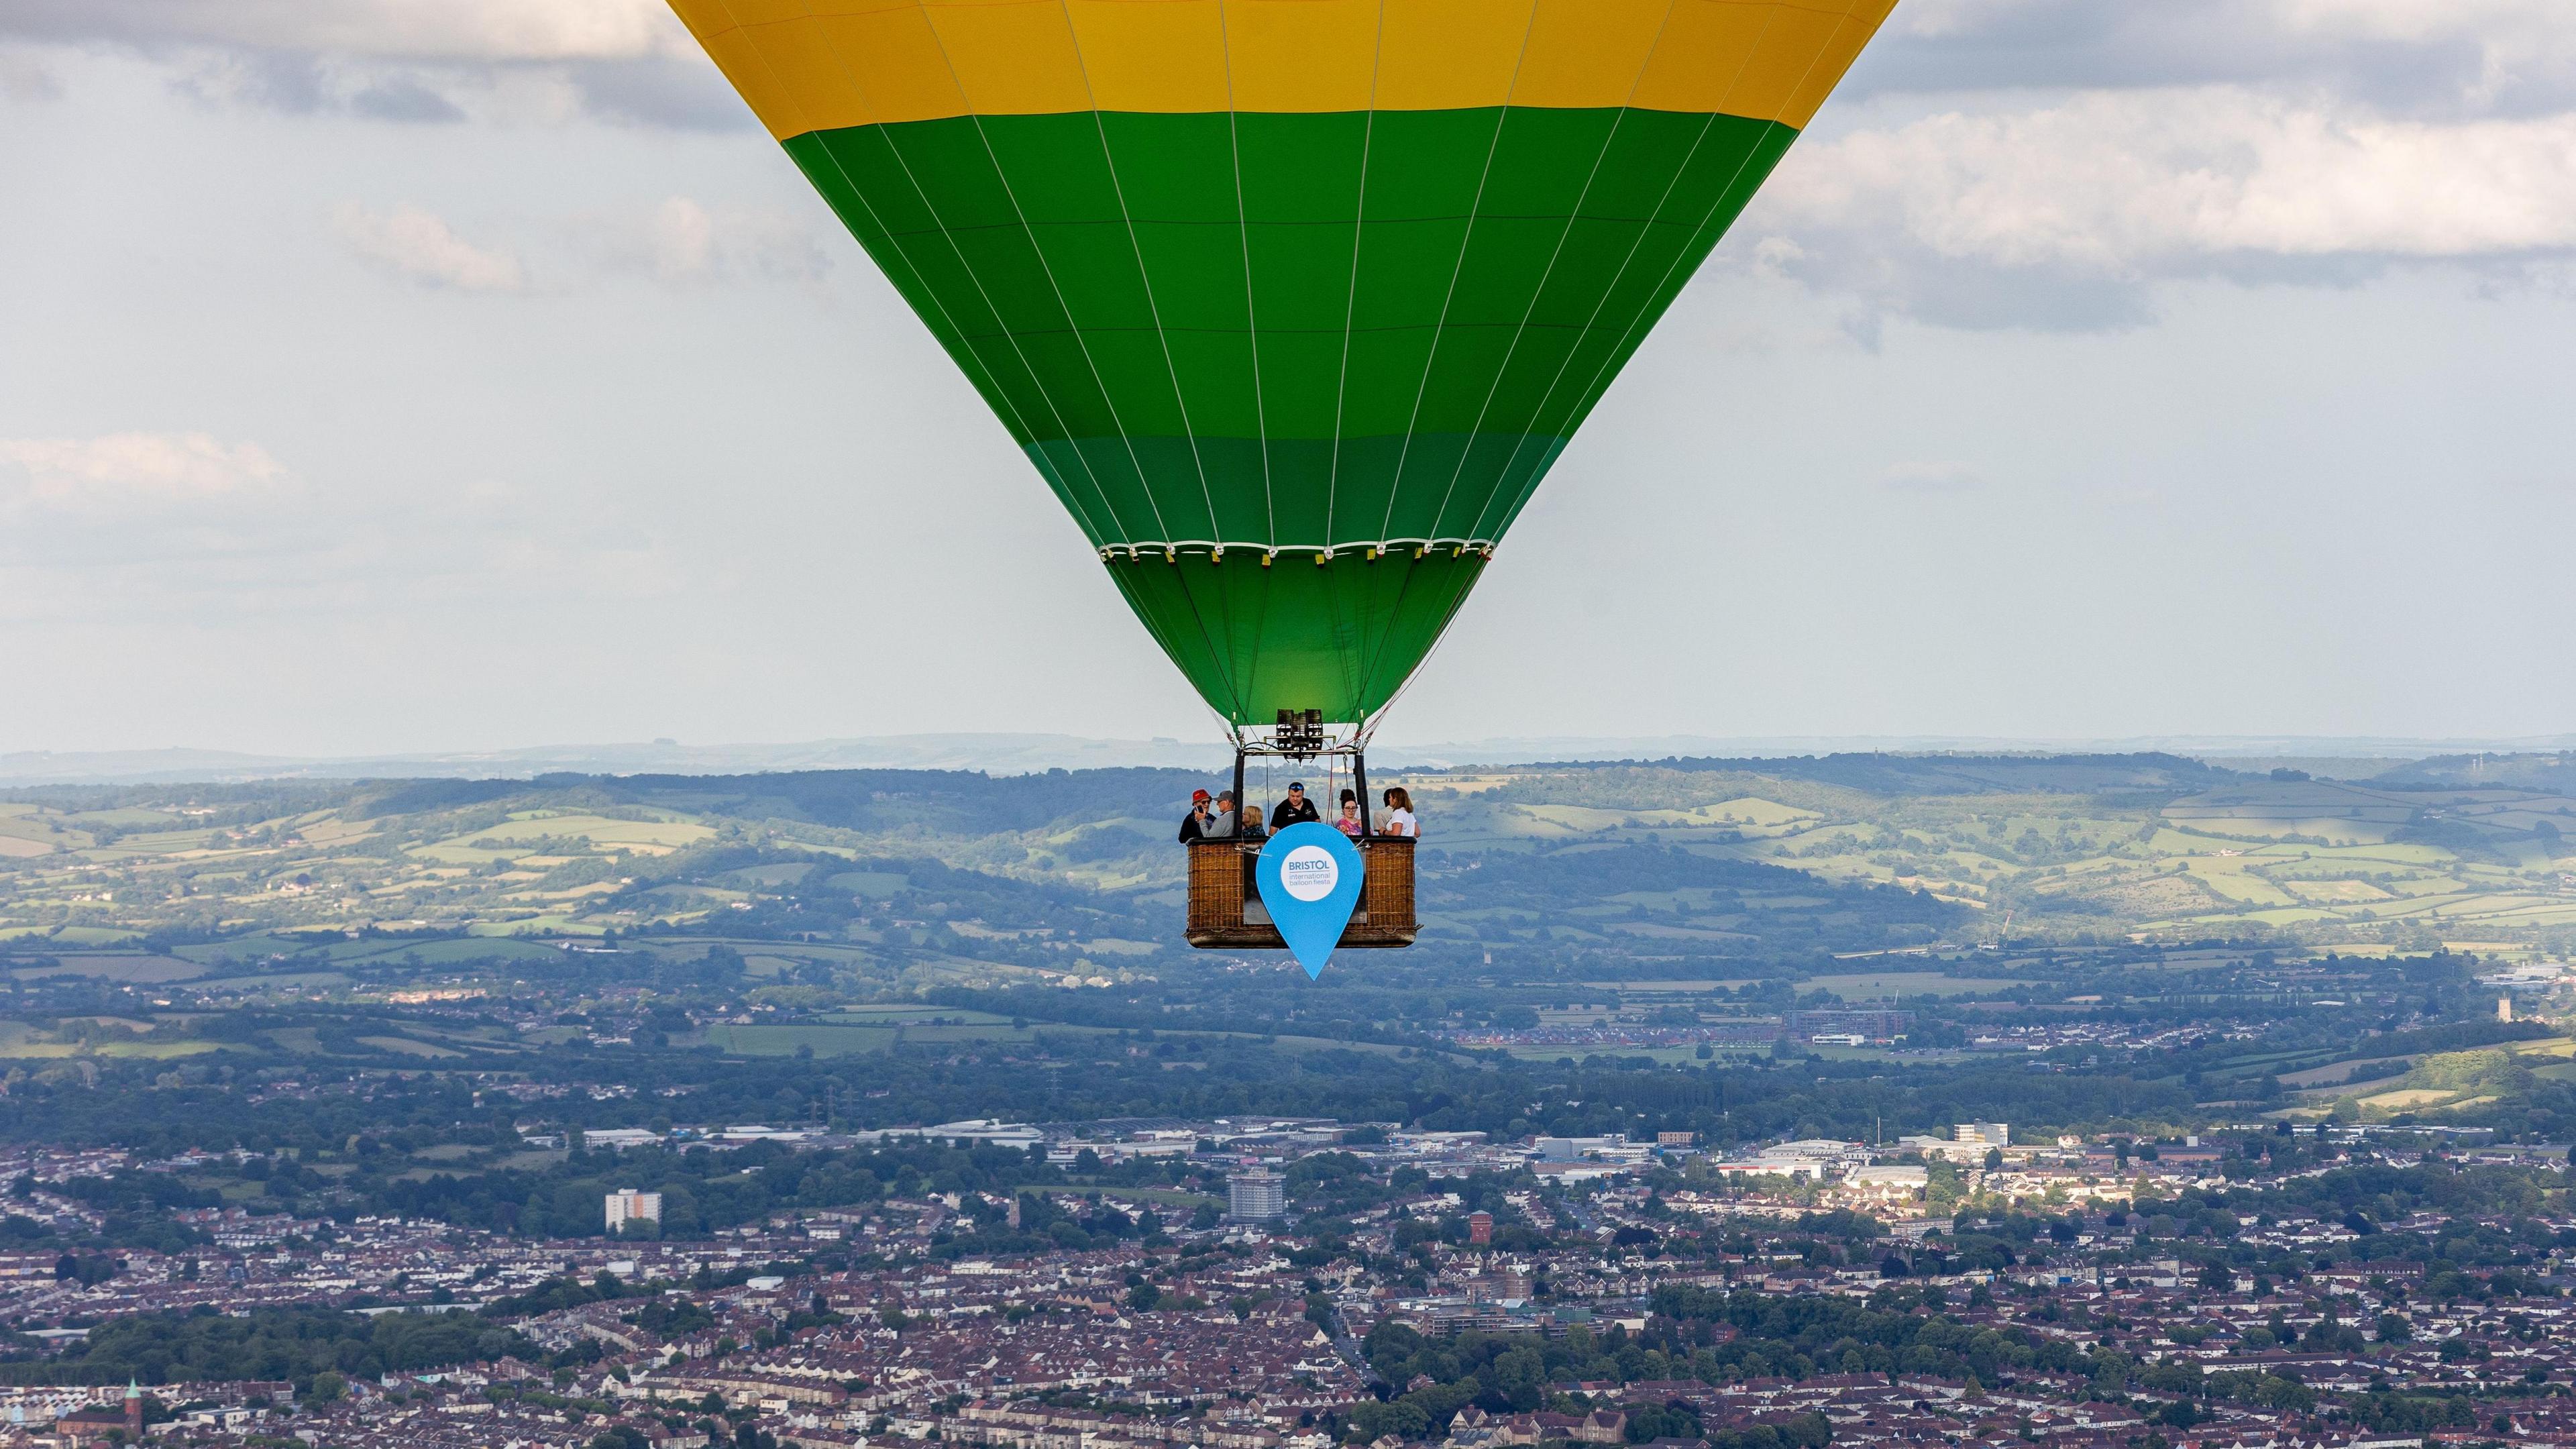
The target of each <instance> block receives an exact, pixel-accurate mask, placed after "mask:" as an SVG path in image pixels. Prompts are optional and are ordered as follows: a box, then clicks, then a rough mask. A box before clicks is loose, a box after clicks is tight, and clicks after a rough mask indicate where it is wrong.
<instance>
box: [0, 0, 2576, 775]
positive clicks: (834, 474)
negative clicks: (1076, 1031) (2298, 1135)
mask: <svg viewBox="0 0 2576 1449" xmlns="http://www.w3.org/2000/svg"><path fill="white" fill-rule="evenodd" d="M2571 257H2576V18H2571V17H2570V15H2569V12H2568V8H2567V5H2566V0H2448V3H2443V4H2431V3H2426V0H2124V3H2110V0H1903V3H1901V4H1900V5H1899V6H1898V9H1897V13H1896V16H1895V18H1894V19H1893V20H1892V21H1891V22H1890V23H1889V26H1888V28H1887V29H1886V30H1885V31H1884V32H1883V33H1882V34H1881V35H1880V37H1879V39H1878V40H1877V41H1876V42H1875V43H1874V45H1873V46H1872V48H1871V49H1870V51H1869V52H1868V53H1867V54H1865V55H1864V56H1863V58H1862V59H1861V61H1860V63H1859V65H1858V66H1857V67H1856V68H1855V69H1854V71H1853V72H1852V74H1851V76H1850V78H1849V79H1848V80H1847V81H1846V82H1845V84H1844V86H1843V88H1842V90H1841V91H1840V92H1839V93H1838V94H1837V95H1836V97H1835V98H1834V99H1833V101H1831V102H1830V103H1829V104H1828V105H1827V106H1826V108H1825V111H1824V113H1823V114H1822V115H1821V116H1820V117H1819V118H1818V120H1817V123H1816V125H1815V127H1814V128H1813V129H1812V130H1811V131H1810V132H1809V134H1808V135H1807V136H1806V137H1805V138H1804V139H1802V140H1801V141H1800V142H1799V143H1798V145H1797V146H1796V147H1795V148H1794V149H1793V150H1792V151H1791V153H1790V155H1789V158H1788V160H1787V161H1786V162H1785V163H1784V164H1783V166H1782V167H1781V169H1780V171H1779V173H1778V174H1777V175H1776V176H1775V177H1774V179H1773V181H1772V183H1771V185H1770V186H1769V187H1768V188H1767V189H1766V190H1765V191H1764V193H1763V194H1762V195H1761V196H1760V197H1759V198H1758V199H1757V200H1756V201H1755V202H1754V204H1753V206H1752V207H1751V209H1750V210H1748V211H1747V212H1746V213H1745V215H1744V217H1743V219H1742V221H1740V222H1739V223H1738V224H1737V226H1736V229H1735V231H1734V233H1733V234H1732V235H1731V236H1730V237H1728V239H1727V240H1726V242H1725V243H1724V244H1723V245H1722V246H1721V248H1720V249H1719V253H1718V256H1717V257H1716V258H1715V259H1714V260H1713V261H1712V262H1711V264H1710V265H1709V266H1708V267H1707V268H1706V269H1704V270H1703V271H1702V273H1701V274H1700V276H1699V278H1698V280H1697V281H1696V282H1695V283H1694V284H1693V285H1692V287H1691V289H1690V290H1689V292H1688V293H1687V294H1686V295H1685V296H1684V297H1683V299H1682V300H1681V302H1680V304H1679V305H1678V306H1677V307H1676V308H1675V310H1674V311H1673V313H1672V314H1671V315H1670V316H1669V317H1668V318H1667V319H1666V320H1665V322H1664V324H1663V326H1662V328H1661V329H1660V330H1659V331H1658V332H1657V333H1656V334H1655V335H1654V337H1653V338H1652V340H1651V341H1650V342H1649V343H1648V344H1647V346H1646V347H1645V349H1644V350H1643V351H1642V352H1641V353H1640V354H1639V356H1638V357H1637V359H1636V361H1635V362H1634V363H1633V364H1632V365H1631V366H1630V367H1629V368H1628V370H1627V372H1626V374H1625V375H1624V377H1623V378H1622V380H1621V381H1620V382H1619V384H1618V386H1617V387H1616V388H1615V389H1614V390H1613V391H1612V393H1611V394H1610V397H1609V399H1608V401H1607V403H1606V404H1605V405H1604V406H1603V407H1602V408H1601V409H1600V410H1599V411H1598V413H1596V415H1595V416H1594V417H1593V419H1592V421H1591V422H1590V424H1589V425H1588V427H1587V428H1586V430H1585V432H1584V433H1583V435H1582V436H1581V437H1580V438H1579V439H1578V440H1577V442H1576V443H1575V445H1574V446H1573V447H1572V448H1571V449H1570V450H1569V451H1568V452H1567V453H1566V454H1565V457H1564V461H1563V462H1562V463H1560V464H1559V465H1558V467H1557V469H1556V471H1555V473H1554V474H1553V476H1552V477H1551V478H1550V480H1549V481H1548V483H1547V485H1546V486H1545V487H1544V488H1543V489H1542V490H1541V492H1540V494H1539V496H1538V500H1537V502H1536V503H1535V504H1534V505H1533V506H1532V507H1531V508H1530V510H1529V512H1528V513H1527V514H1526V515H1525V516H1524V517H1523V518H1522V520H1521V522H1520V524H1519V526H1518V528H1517V529H1516V530H1515V531H1514V533H1513V534H1512V535H1511V537H1510V539H1509V541H1508V542H1507V544H1506V546H1505V547H1504V548H1503V550H1502V551H1501V553H1500V554H1499V555H1498V556H1497V558H1496V561H1495V563H1494V565H1493V567H1492V569H1491V571H1490V572H1489V574H1488V575H1487V578H1486V582H1485V583H1484V585H1483V587H1482V588H1481V589H1480V590H1479V592H1478V593H1477V595H1476V596H1475V598H1474V599H1473V600H1472V601H1471V602H1470V604H1469V607H1468V609H1467V611H1466V613H1465V615H1464V617H1463V618H1462V620H1461V622H1460V623H1459V625H1458V626H1457V627H1456V629H1455V630H1454V631H1453V632H1452V635H1451V637H1450V639H1449V641H1448V642H1447V643H1446V645H1445V646H1444V647H1443V649H1442V650H1441V652H1440V653H1439V654H1438V655H1437V656H1436V657H1435V658H1434V659H1433V661H1432V663H1431V665H1430V666H1429V667H1428V669H1427V670H1426V671H1425V672H1424V674H1423V676H1422V677H1421V679H1420V680H1419V681H1418V683H1417V684H1416V686H1415V688H1414V689H1413V691H1412V693H1411V694H1409V695H1408V696H1407V697H1406V698H1405V700H1404V701H1403V703H1402V705H1401V706H1400V709H1399V712H1398V714H1397V717H1396V719H1395V720H1394V722H1393V723H1391V724H1390V725H1389V726H1388V737H1389V738H1391V739H1392V738H1403V739H1413V740H1437V739H1458V738H1475V737H1482V736H1489V735H1497V734H1506V733H1508V734H1516V735H1544V734H1585V735H1644V734H1672V733H1689V734H1703V735H1783V734H1805V735H1837V734H1854V735H1858V734H1872V735H1904V734H1974V735H1994V736H2013V737H2040V736H2047V737H2060V738H2063V737H2085V736H2128V735H2139V734H2152V733H2177V734H2178V733H2198V734H2220V733H2273V732H2279V733H2301V734H2323V735H2339V734H2362V733H2371V734H2413V735H2505V734H2531V733H2544V732H2555V731H2561V730H2568V729H2576V669H2571V668H2569V667H2568V660H2569V654H2570V646H2571V641H2576V571H2572V570H2571V569H2570V567H2569V554H2570V550H2571V541H2576V528H2572V527H2571V525H2576V465H2571V463H2570V462H2569V458H2570V452H2571V449H2570V444H2571V442H2576V403H2572V402H2571V400H2570V391H2571V389H2570V385H2569V379H2570V377H2571V376H2576V357H2571V346H2570V339H2571V338H2576V265H2571ZM1012 729H1035V730H1049V731H1061V732H1065V733H1071V734H1081V735H1093V736H1123V737H1143V736H1154V735H1168V736H1178V737H1183V738H1203V737H1209V736H1211V734H1212V732H1213V724H1212V722H1211V718H1210V716H1209V715H1208V714H1207V712H1206V711H1205V710H1204V708H1202V707H1201V706H1199V705H1198V703H1197V702H1196V700H1195V698H1194V696H1192V695H1191V694H1190V693H1189V692H1188V691H1187V690H1186V689H1185V688H1184V687H1183V686H1182V685H1181V683H1180V682H1179V678H1178V676H1177V674H1176V673H1174V672H1173V671H1172V670H1171V669H1170V668H1169V666H1168V665H1166V664H1165V663H1164V662H1163V660H1162V659H1161V656H1160V655H1159V654H1158V653H1157V652H1156V651H1155V650H1154V649H1153V648H1152V646H1151V645H1150V644H1149V643H1148V641H1147V640H1146V638H1145V636H1144V634H1143V632H1142V630H1141V629H1140V628H1138V627H1137V626H1136V624H1135V623H1134V622H1133V620H1132V618H1131V617H1130V616H1129V615H1128V613H1127V611H1126V609H1125V607H1124V605H1123V604H1121V602H1120V601H1119V599H1118V597H1117V595H1116V593H1115V591H1114V590H1113V589H1112V587H1111V586H1110V584H1109V582H1108V580H1107V578H1106V577H1105V576H1104V575H1103V573H1102V571H1101V569H1100V568H1099V566H1098V565H1097V563H1096V562H1094V560H1093V559H1092V557H1091V555H1090V554H1089V553H1088V551H1087V550H1086V549H1085V547H1084V546H1083V543H1082V540H1081V537H1080V535H1079V534H1078V533H1077V532H1076V531H1075V529H1074V527H1073V525H1072V523H1071V522H1070V521H1069V520H1067V519H1066V518H1065V517H1064V516H1063V514H1062V513H1061V511H1060V510H1059V509H1058V508H1057V506H1056V504H1055V503H1054V501H1053V500H1052V498H1051V497H1050V496H1049V495H1048V493H1047V492H1046V490H1045V489H1044V488H1043V487H1042V486H1041V485H1040V483H1039V481H1038V480H1037V478H1036V477H1035V476H1034V475H1033V474H1032V473H1031V472H1030V470H1029V469H1028V467H1027V465H1026V464H1025V462H1024V461H1023V460H1022V459H1021V457H1020V456H1019V454H1018V452H1017V451H1016V450H1015V449H1014V448H1013V447H1012V445H1011V443H1010V440H1009V439H1008V437H1007V436H1006V435H1005V434H1004V433H1003V431H1002V429H1001V427H1000V426H999V424H997V423H996V422H995V421H994V420H993V419H992V417H991V416H990V414H989V413H988V412H987V411H986V410H985V409H984V407H983V405H982V403H981V402H980V401H979V400H978V399H977V398H976V396H975V395H974V393H973V392H972V391H970V390H969V389H968V387H967V386H966V384H965V383H964V382H963V381H962V380H961V379H960V378H959V377H958V376H957V375H956V373H955V371H954V370H953V368H952V367H951V366H950V365H949V363H948V361H947V359H946V358H945V357H944V356H943V355H942V354H941V353H940V352H939V350H938V349H937V348H936V347H935V346H934V345H933V344H932V343H931V341H930V339H929V337H928V336H927V334H926V333H925V332H924V331H923V330H922V328H921V326H920V325H919V323H917V322H916V321H915V320H914V319H913V317H912V316H911V314H910V313H909V312H908V311H907V310H906V309H905V308H904V306H903V305H902V303H901V302H900V301H899V300H898V299H897V298H896V297H895V296H894V294H893V293H892V291H891V290H890V289H889V288H888V287H887V286H886V284H885V283H884V281H883V280H882V278H881V277H880V276H879V275H878V274H877V272H876V271H875V269H874V267H873V266H872V265H871V264H870V263H869V262H868V261H867V259H866V258H865V256H864V255H863V254H862V253H860V251H859V250H858V248H857V246H856V245H855V244H854V243H852V242H851V241H850V240H849V239H848V237H847V235H846V234H845V233H843V232H841V231H840V230H839V228H838V225H837V223H835V221H834V220H833V218H832V217H831V215H830V213H829V212H828V211H827V210H826V209H825V208H824V206H823V205H822V203H821V202H820V201H819V200H817V199H816V198H815V197H814V196H813V195H812V194H811V193H810V191H809V190H808V188H807V187H806V185H805V182H804V181H803V179H802V178H801V177H800V176H799V175H798V174H797V173H796V171H795V170H794V168H793V167H792V166H791V165H789V163H788V162H787V160H786V158H785V157H784V155H783V154H782V153H781V152H780V151H779V150H778V148H777V147H776V146H775V145H774V144H772V143H771V142H770V141H769V140H768V139H767V138H766V136H764V135H763V134H762V132H761V131H760V130H759V129H758V128H757V127H755V126H754V125H753V124H752V123H751V119H750V116H749V114H748V112H747V111H746V110H745V109H744V108H743V107H742V105H741V104H740V102H738V101H737V100H736V99H735V98H734V96H733V95H732V93H731V91H730V90H729V89H728V88H726V86H725V85H724V82H723V81H722V79H721V78H720V77H719V76H717V74H716V73H715V71H714V69H713V67H712V66H710V65H709V64H708V63H707V62H706V61H705V60H704V58H703V57H702V56H701V55H700V54H699V53H698V51H697V50H696V48H695V46H694V45H693V44H692V43H691V42H690V40H689V38H688V36H687V34H686V32H685V31H684V30H682V29H681V27H680V26H679V25H678V23H677V22H676V21H674V20H673V19H672V18H671V16H670V15H669V14H668V12H667V11H666V10H664V9H663V8H662V6H661V4H660V0H547V3H545V4H542V5H535V4H528V3H525V0H335V3H333V4H329V5H314V4H309V3H301V0H10V3H8V4H6V5H0V751H5V750H19V749H55V750H86V749H115V748H134V747H148V746H161V745H170V744H186V745H195V746H204V747H215V748H230V749H244V750H256V751H277V752H299V753H357V752H373V751H392V750H433V749H466V748H482V747H500V746H510V745H525V744H535V743H543V742H563V741H598V740H624V739H647V738H651V737H655V736H671V737H676V738H679V739H682V740H686V741H693V742H714V741H747V740H795V739H809V738H817V737H824V736H848V735H866V734H886V733H908V732H922V731H946V730H978V731H981V730H1012Z"/></svg>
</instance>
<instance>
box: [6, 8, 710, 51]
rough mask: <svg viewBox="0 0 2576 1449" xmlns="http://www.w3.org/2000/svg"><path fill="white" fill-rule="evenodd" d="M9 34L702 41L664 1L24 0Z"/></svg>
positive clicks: (587, 45) (267, 41) (355, 43)
mask: <svg viewBox="0 0 2576 1449" xmlns="http://www.w3.org/2000/svg"><path fill="white" fill-rule="evenodd" d="M0 33H7V34H17V35H25V36H33V37H39V38H43V39H52V40H116V41H123V42H127V43H129V44H137V45H147V46H149V45H172V44H183V45H184V44H196V45H227V46H241V47H247V48H252V49H259V50H282V51H303V52H316V53H328V54H337V55H348V56H365V57H374V58H378V59H404V60H447V61H572V60H637V59H643V58H646V57H650V56H657V55H673V54H680V53H683V52H685V51H688V50H690V49H692V48H693V46H692V42H691V41H690V39H689V34H688V31H687V29H686V28H684V27H683V26H682V25H681V24H680V22H679V20H678V18H677V17H676V16H674V15H673V14H672V13H671V9H670V7H669V6H668V5H667V4H664V3H663V0H330V3H328V4H313V3H311V0H13V3H11V4H10V5H9V6H7V7H6V8H5V9H0Z"/></svg>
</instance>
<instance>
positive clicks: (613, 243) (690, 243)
mask: <svg viewBox="0 0 2576 1449" xmlns="http://www.w3.org/2000/svg"><path fill="white" fill-rule="evenodd" d="M572 232H573V238H572V239H573V242H574V244H575V246H576V247H578V248H580V249H583V250H586V251H588V252H589V254H590V256H591V259H592V260H593V261H594V262H595V263H596V265H598V266H599V267H600V268H601V269H603V270H607V271H622V272H642V273H644V274H646V275H649V276H651V277H652V278H653V279H654V280H655V281H657V282H660V283H662V284H663V285H665V286H673V287H687V286H699V285H704V284H708V283H714V282H722V281H732V280H737V279H746V278H757V279H763V280H769V281H790V282H813V281H819V280H821V279H822V277H823V275H824V274H825V273H827V272H829V271H830V270H831V267H832V257H831V252H830V251H829V250H828V249H827V247H826V246H825V244H824V242H823V241H822V240H821V239H820V238H818V237H817V236H816V235H815V233H814V230H813V228H812V227H811V226H810V225H809V224H808V223H807V222H805V221H804V220H802V219H800V218H798V217H795V216H791V215H788V214H786V213H783V212H776V211H768V210H756V209H746V208H740V207H722V206H718V207H710V206H707V205H705V204H704V203H702V202H699V201H697V200H696V199H694V198H691V197H686V196H670V197H665V198H663V199H662V200H661V201H660V202H659V203H657V204H656V205H654V206H653V207H652V208H651V209H649V210H645V211H640V212H637V211H627V212H615V213H611V212H599V213H593V214H591V215H588V216H584V217H581V218H578V219H577V220H576V221H575V222H574V223H573V226H572Z"/></svg>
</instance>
